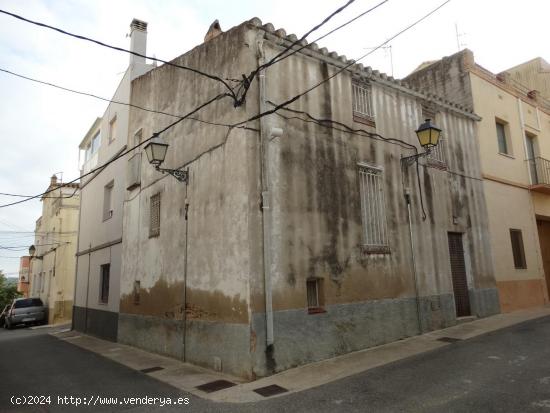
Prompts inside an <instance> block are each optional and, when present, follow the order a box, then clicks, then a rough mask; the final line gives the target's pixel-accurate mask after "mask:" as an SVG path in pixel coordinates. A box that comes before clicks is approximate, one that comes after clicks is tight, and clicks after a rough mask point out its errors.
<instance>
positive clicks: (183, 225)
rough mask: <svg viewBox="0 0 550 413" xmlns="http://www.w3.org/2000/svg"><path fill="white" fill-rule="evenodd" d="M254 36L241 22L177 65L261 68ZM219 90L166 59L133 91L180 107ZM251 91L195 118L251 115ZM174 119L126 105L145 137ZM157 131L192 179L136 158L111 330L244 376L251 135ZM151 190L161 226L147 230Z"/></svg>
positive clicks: (193, 127)
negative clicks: (155, 231)
mask: <svg viewBox="0 0 550 413" xmlns="http://www.w3.org/2000/svg"><path fill="white" fill-rule="evenodd" d="M254 36H255V33H254V32H253V31H250V30H249V29H248V28H247V26H246V25H244V26H241V27H239V28H235V29H232V30H230V31H228V32H225V33H223V34H221V35H219V36H217V37H216V38H214V39H212V40H210V41H208V42H207V43H205V44H203V45H201V46H199V47H197V48H195V49H193V50H191V51H190V52H188V53H186V54H184V55H183V56H180V57H179V58H177V59H176V60H175V61H174V62H175V63H176V64H180V65H187V66H190V67H200V68H201V70H203V71H205V72H207V73H215V74H217V75H219V76H220V77H222V78H225V77H235V76H237V73H249V72H250V71H251V70H252V69H253V68H254V67H255V65H256V56H255V51H254V50H253V49H251V48H252V46H253V44H254V40H255V39H254ZM222 92H224V87H223V86H222V85H220V84H219V83H218V82H216V81H213V80H211V79H207V78H205V77H203V76H199V75H197V74H194V73H191V72H187V71H184V70H182V69H178V68H174V67H171V66H168V65H165V66H161V67H159V68H157V69H155V70H152V71H151V72H149V73H147V74H145V75H144V76H142V77H140V78H138V79H136V80H135V81H134V82H133V84H132V98H131V99H132V103H133V104H135V105H139V106H143V107H148V108H152V109H156V110H162V111H164V112H168V113H174V114H181V115H183V114H186V113H188V112H189V111H190V110H192V109H194V108H195V107H197V106H198V105H199V104H201V103H203V102H205V101H206V100H208V99H211V98H213V97H214V96H216V95H218V94H220V93H222ZM256 93H257V92H256V90H255V87H253V88H252V89H251V91H250V95H249V96H250V98H249V99H248V100H247V102H246V104H245V105H244V106H242V107H240V108H237V109H235V108H233V104H232V101H231V100H230V99H228V98H224V99H222V100H220V101H218V102H216V103H213V104H211V105H210V106H208V108H205V109H204V110H201V111H200V112H199V113H197V114H196V115H195V116H194V117H196V118H199V119H204V120H206V121H213V122H217V123H235V122H237V121H240V120H242V119H244V118H245V117H246V116H249V115H250V113H257V111H258V103H257V100H256V98H255V96H256ZM173 121H174V118H173V117H170V116H165V115H160V114H152V113H146V112H142V111H139V110H133V109H132V111H131V113H130V127H129V128H130V130H138V129H140V128H141V129H142V131H143V138H144V139H146V138H149V137H150V136H151V135H152V134H153V133H154V132H156V131H158V130H160V129H162V128H164V127H166V126H167V125H168V124H170V123H171V122H173ZM162 137H163V138H164V140H165V142H166V143H168V144H169V145H170V146H169V149H168V154H167V157H166V160H165V163H164V164H163V167H166V168H188V169H189V174H190V178H189V184H188V185H185V184H183V183H181V182H178V181H176V180H175V179H174V178H173V177H171V176H168V175H162V174H161V173H159V172H157V171H155V170H154V168H152V167H151V166H150V165H149V164H148V163H147V160H146V157H145V154H143V156H142V157H141V185H140V186H139V187H137V188H134V189H132V190H130V191H128V192H127V195H126V201H125V206H124V235H123V252H122V257H123V269H122V279H121V299H120V318H119V334H118V339H119V341H121V342H124V343H130V344H136V345H138V346H140V347H143V348H146V349H149V350H153V351H157V352H160V353H163V354H168V355H171V356H173V357H177V358H180V359H185V360H186V361H190V362H193V363H196V364H201V365H205V366H208V367H211V368H213V367H214V365H215V364H219V362H220V361H221V366H222V369H223V371H227V372H230V373H233V374H238V375H241V376H244V377H251V372H252V366H251V356H250V351H249V347H250V327H249V326H250V308H249V302H250V280H251V279H255V278H256V277H257V274H258V273H259V272H260V271H259V270H258V265H259V264H258V262H257V257H259V256H261V250H259V248H261V246H260V247H259V245H261V244H260V240H261V238H260V237H261V227H260V225H259V224H260V217H261V216H260V209H259V198H258V194H259V190H258V187H257V185H258V181H257V179H258V170H257V167H258V165H257V159H256V158H255V156H256V151H257V141H258V135H257V133H256V132H253V131H248V130H244V129H239V128H235V129H233V130H231V131H229V130H228V128H226V127H221V126H213V125H208V124H205V123H201V122H198V121H196V120H195V121H193V120H186V121H183V122H181V123H180V124H178V125H177V126H175V127H173V128H171V129H169V130H168V131H166V133H163V134H162ZM155 194H160V203H161V207H160V234H159V235H158V236H155V237H150V235H149V225H150V198H151V196H152V195H155ZM136 282H139V290H138V291H136V290H135V289H136V286H137V285H138V284H137V283H136ZM136 295H139V298H138V299H137V298H136ZM151 331H153V332H154V334H151Z"/></svg>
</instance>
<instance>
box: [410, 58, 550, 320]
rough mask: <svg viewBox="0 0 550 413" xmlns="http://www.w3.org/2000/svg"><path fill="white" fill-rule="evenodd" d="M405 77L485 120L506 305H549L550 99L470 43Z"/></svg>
mask: <svg viewBox="0 0 550 413" xmlns="http://www.w3.org/2000/svg"><path fill="white" fill-rule="evenodd" d="M405 81H406V82H407V83H409V84H411V85H414V86H416V87H417V88H419V90H422V91H428V92H431V93H435V94H437V95H440V96H443V97H445V98H446V99H451V100H455V101H458V102H460V103H461V104H463V105H465V106H467V107H469V108H470V109H472V110H473V111H474V112H475V113H476V114H478V115H479V116H480V117H481V118H482V120H481V122H479V124H478V136H479V139H478V145H479V151H480V156H481V167H482V173H483V180H484V181H483V186H484V188H485V198H486V199H487V206H488V210H489V227H490V230H491V244H492V254H493V255H492V258H493V263H494V267H495V275H496V279H497V285H498V289H499V294H500V303H501V307H502V310H503V311H513V310H516V309H520V308H526V307H534V306H541V305H544V304H545V303H547V302H548V290H547V286H548V285H550V284H549V281H550V222H549V221H550V172H549V171H550V160H549V159H550V101H547V100H545V99H544V98H542V96H540V94H538V93H536V92H532V91H530V90H529V89H528V88H526V87H525V86H522V85H521V84H519V83H518V81H517V80H516V81H514V80H512V79H511V75H510V74H509V73H501V74H498V75H495V74H493V73H491V72H489V71H488V70H486V69H484V68H483V67H481V66H480V65H478V64H476V63H475V60H474V55H473V53H472V52H471V51H470V50H467V49H466V50H463V51H462V52H459V53H456V54H454V55H452V56H450V57H445V58H443V59H442V60H439V61H437V62H434V63H432V64H431V65H429V66H428V67H424V68H422V69H420V70H417V71H415V72H414V73H412V74H411V75H409V76H408V77H407V78H406V79H405Z"/></svg>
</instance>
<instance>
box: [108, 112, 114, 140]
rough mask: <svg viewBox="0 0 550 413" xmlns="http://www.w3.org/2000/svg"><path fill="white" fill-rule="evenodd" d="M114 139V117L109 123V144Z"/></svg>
mask: <svg viewBox="0 0 550 413" xmlns="http://www.w3.org/2000/svg"><path fill="white" fill-rule="evenodd" d="M115 139H116V115H115V116H113V119H111V120H110V121H109V143H111V142H112V141H114V140H115Z"/></svg>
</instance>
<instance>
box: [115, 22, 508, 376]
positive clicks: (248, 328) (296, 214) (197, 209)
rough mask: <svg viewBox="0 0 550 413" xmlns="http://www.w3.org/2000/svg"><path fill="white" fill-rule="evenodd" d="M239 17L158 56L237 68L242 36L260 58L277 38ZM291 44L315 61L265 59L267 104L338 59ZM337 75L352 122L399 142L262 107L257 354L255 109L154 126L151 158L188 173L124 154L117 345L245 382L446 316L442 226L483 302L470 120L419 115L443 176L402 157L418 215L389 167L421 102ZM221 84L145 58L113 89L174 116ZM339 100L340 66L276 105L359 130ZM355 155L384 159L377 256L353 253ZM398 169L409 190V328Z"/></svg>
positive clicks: (141, 117) (253, 100) (483, 218)
mask: <svg viewBox="0 0 550 413" xmlns="http://www.w3.org/2000/svg"><path fill="white" fill-rule="evenodd" d="M256 23H257V21H253V22H252V24H243V25H241V26H239V27H237V28H234V29H232V30H230V31H228V32H225V33H223V34H221V35H219V36H218V37H216V38H214V39H212V40H211V41H209V42H207V43H205V44H203V45H201V46H198V47H197V48H195V49H193V50H191V51H190V52H188V53H186V54H185V55H183V56H181V57H179V58H177V59H176V60H175V62H176V63H178V64H183V65H188V66H191V67H200V68H201V70H204V71H206V72H208V73H216V74H218V75H220V76H221V77H224V78H225V77H228V78H239V77H240V74H242V73H250V71H251V70H253V69H254V68H255V67H257V64H258V62H257V59H258V57H259V56H261V54H262V53H261V51H260V48H261V47H263V49H264V52H265V57H266V58H267V59H269V58H270V57H272V56H274V55H275V54H276V53H277V52H278V51H279V50H280V43H281V41H282V40H281V39H280V38H277V36H278V35H274V34H272V33H269V34H266V31H265V30H264V29H262V28H253V25H254V24H256ZM265 28H266V29H267V31H269V32H273V30H271V28H270V27H269V26H266V27H265ZM279 34H280V32H279ZM261 40H263V46H260V44H259V43H258V41H261ZM306 52H307V53H309V54H311V53H313V54H315V57H314V58H312V57H307V56H305V55H303V54H297V55H295V56H293V57H290V58H288V59H285V60H283V61H282V62H279V63H277V64H276V65H273V66H272V67H270V68H268V69H267V71H266V98H267V99H268V100H270V101H272V102H275V103H280V102H282V101H284V100H286V99H287V98H289V97H291V96H293V95H295V94H297V93H299V92H302V91H303V90H305V89H306V88H308V86H311V85H313V84H315V83H316V82H317V81H319V80H321V79H323V78H325V77H327V76H328V75H330V74H332V73H334V71H335V67H337V66H341V64H342V60H338V59H336V58H332V57H327V56H326V53H325V55H323V56H322V55H321V54H319V53H317V54H316V53H315V51H314V49H308V50H306ZM354 70H357V71H356V72H355V73H356V75H357V76H358V77H361V76H364V77H366V78H371V79H370V81H371V82H372V92H373V103H374V108H375V113H376V115H375V121H376V128H375V129H374V128H372V127H370V129H369V131H370V132H376V133H378V134H380V135H382V136H384V137H386V138H394V139H401V140H405V141H406V142H408V144H409V149H406V148H403V147H400V146H396V145H391V144H389V143H387V142H380V141H376V140H374V139H370V138H369V137H366V136H364V135H363V136H360V135H357V134H350V133H347V132H341V131H336V130H334V129H331V128H326V127H324V126H322V125H317V124H314V123H308V122H302V121H300V120H296V119H288V120H287V119H284V118H282V117H280V116H279V115H271V116H269V117H266V118H265V122H266V123H265V125H263V129H264V130H267V131H269V130H270V128H272V127H280V128H282V130H283V135H282V136H281V137H276V138H273V139H271V140H270V143H269V152H270V154H271V155H270V161H269V163H268V165H267V168H268V170H269V185H270V191H271V195H270V200H271V203H270V205H269V208H270V218H269V220H270V222H271V224H272V238H271V239H270V241H271V248H270V250H269V254H270V256H271V266H270V273H271V275H272V287H273V310H274V347H273V351H267V352H266V337H265V331H266V325H265V320H266V317H265V299H264V271H263V268H262V263H263V258H262V254H263V250H262V245H263V240H262V237H263V233H262V215H261V204H260V201H261V185H260V170H261V163H260V159H261V157H260V146H259V133H258V131H259V129H260V122H258V121H255V122H251V123H250V124H249V125H247V126H249V127H252V128H255V129H257V130H243V129H237V128H235V129H233V130H231V131H230V132H229V131H228V129H227V128H226V127H223V126H215V125H209V124H204V123H200V122H197V121H192V120H186V121H184V122H181V123H180V124H178V125H177V126H175V127H173V128H171V129H169V130H168V131H167V132H166V133H163V138H164V140H165V142H166V143H168V144H169V145H170V146H169V149H168V155H167V158H166V161H165V163H164V165H163V167H166V168H188V169H189V173H190V179H189V184H188V185H184V184H182V183H180V182H177V181H176V180H175V179H174V178H172V177H170V176H163V175H161V174H160V173H159V172H157V171H155V170H154V169H153V168H152V167H151V166H150V165H148V164H147V161H146V158H145V155H144V154H142V157H141V182H140V186H139V187H137V188H135V189H132V190H130V191H128V192H127V195H126V201H125V206H124V223H123V227H124V232H123V251H122V277H121V300H120V317H119V332H118V339H119V340H120V341H122V342H125V343H130V344H136V345H138V346H141V347H144V348H147V349H150V350H154V351H158V352H161V353H164V354H168V355H171V356H174V357H178V358H183V359H185V360H187V361H190V362H194V363H198V364H202V365H205V366H208V367H216V368H221V370H222V371H226V372H229V373H233V374H238V375H241V376H244V377H249V378H253V377H256V376H261V375H266V374H270V373H273V372H274V371H279V370H283V369H286V368H289V367H291V366H294V365H298V364H302V363H305V362H308V361H312V360H317V359H321V358H326V357H330V356H332V355H336V354H341V353H344V352H348V351H352V350H356V349H359V348H365V347H368V346H372V345H376V344H380V343H385V342H389V341H393V340H397V339H399V338H402V337H406V336H410V335H413V334H417V333H418V332H419V331H420V330H421V329H422V330H423V331H426V330H428V329H435V328H441V327H445V326H448V325H452V324H454V323H455V318H456V317H455V309H454V298H453V290H452V283H451V275H450V264H449V250H448V246H447V245H448V244H447V233H448V232H461V233H463V234H464V235H463V241H464V248H465V251H466V257H465V260H466V267H467V276H468V285H469V289H470V296H471V300H472V311H473V313H474V314H477V315H479V316H485V315H489V314H493V313H495V312H498V296H497V294H496V290H495V283H494V274H493V267H492V262H491V260H490V258H489V257H488V256H487V255H486V254H484V252H485V251H488V250H490V245H489V238H488V235H487V210H486V205H485V200H484V197H483V190H482V182H481V172H480V166H479V157H478V156H477V146H476V129H475V122H476V121H475V119H476V117H475V116H474V115H472V114H470V113H468V112H467V111H464V110H459V109H456V108H453V107H452V106H451V105H449V104H437V103H436V104H435V105H436V106H437V107H438V115H437V118H436V122H437V123H438V124H439V125H440V126H442V128H443V129H444V131H445V137H446V146H445V147H444V148H445V149H444V150H445V153H446V156H447V164H446V165H447V170H441V169H433V168H428V166H427V165H422V166H421V167H420V185H421V186H422V193H423V200H424V203H425V208H426V212H427V218H426V220H425V221H424V220H422V219H421V218H420V216H421V215H420V209H419V205H420V198H419V191H418V186H417V183H416V175H415V174H416V172H415V169H414V168H410V169H409V170H408V172H407V173H406V174H405V176H403V175H402V173H401V167H400V157H401V156H406V155H411V154H412V153H413V151H412V150H411V148H410V145H411V144H412V145H417V144H416V137H415V135H414V130H415V129H416V128H417V127H418V125H419V123H420V121H421V105H422V103H424V100H425V98H423V97H422V95H421V94H419V93H417V92H414V91H410V90H407V89H405V88H404V87H402V86H400V85H399V84H398V83H396V82H393V81H390V80H387V79H386V78H383V77H381V76H378V75H377V74H374V73H371V72H366V71H361V72H360V71H359V69H354ZM364 80H367V79H364ZM222 91H223V87H222V86H221V85H220V84H219V83H216V82H214V81H212V80H208V79H205V78H204V77H200V76H197V75H195V74H192V73H190V72H185V71H183V70H181V69H177V68H173V67H170V66H162V67H159V68H157V69H155V70H153V71H151V72H149V73H147V74H146V75H144V76H142V77H140V78H138V79H137V80H135V81H134V82H133V91H132V97H131V101H132V103H133V104H135V105H139V106H144V107H148V108H153V109H156V110H163V111H165V112H169V113H174V114H185V113H187V112H188V111H189V110H191V109H193V108H195V107H196V106H197V105H199V104H200V103H202V102H204V101H206V100H207V99H209V98H212V97H214V96H215V95H216V94H218V93H220V92H222ZM351 96H352V94H351V74H350V73H345V74H342V75H339V76H337V77H335V78H334V79H333V80H332V81H330V82H327V83H326V84H324V85H323V86H322V87H319V88H317V89H316V90H315V91H313V92H311V93H309V94H308V95H307V96H304V97H303V98H302V99H300V100H298V101H297V102H296V103H294V104H293V105H291V106H290V107H291V108H293V109H296V110H304V111H307V112H309V113H310V114H311V115H313V116H316V117H320V118H330V119H333V120H336V121H339V122H342V123H344V124H346V125H349V126H351V127H353V128H357V129H358V128H369V127H367V126H365V125H363V124H359V123H354V122H353V114H352V102H351ZM259 100H260V93H259V90H258V87H257V82H256V81H254V82H253V85H252V87H251V89H250V91H249V93H248V97H247V101H246V104H245V105H243V106H242V107H239V108H237V109H235V108H233V106H232V102H231V100H230V99H224V100H220V101H218V102H216V103H214V104H212V105H210V106H209V107H208V108H205V109H203V110H202V111H201V112H199V113H198V114H197V115H195V116H196V117H198V118H200V119H203V120H205V121H214V122H218V123H233V122H237V121H241V120H243V119H246V118H247V117H250V116H253V115H255V114H257V113H258V111H259ZM268 105H269V104H268ZM280 114H282V115H284V116H297V115H296V114H295V113H291V112H288V111H284V110H283V111H280ZM173 120H174V118H170V117H167V116H165V115H160V114H152V113H147V112H143V111H139V110H134V109H132V111H131V114H130V126H129V130H130V131H137V130H139V129H140V128H141V129H142V131H143V137H144V138H148V137H150V136H151V135H152V134H153V133H154V132H155V131H158V130H161V129H162V128H164V127H165V126H167V125H168V124H169V123H170V122H172V121H173ZM266 138H267V136H266ZM132 139H133V136H129V141H128V142H129V144H130V142H133V141H132ZM358 162H368V163H370V164H375V165H378V166H381V167H382V168H383V169H384V173H383V185H384V191H385V194H386V204H385V213H386V216H387V225H388V230H389V247H390V252H389V253H388V254H367V253H366V252H365V251H364V248H363V246H362V241H361V234H362V224H361V215H360V196H359V182H358V169H357V163H358ZM402 180H404V181H405V185H406V186H408V187H409V188H410V192H411V195H412V215H413V218H412V220H413V233H414V242H415V254H416V257H417V265H418V278H419V291H420V294H419V295H420V299H419V305H420V312H421V324H422V325H421V327H422V328H421V329H420V326H419V324H418V318H417V305H416V303H417V300H416V295H415V283H414V278H413V273H412V270H411V253H410V242H409V235H408V234H409V232H408V223H407V209H406V203H405V200H404V194H403V187H402ZM155 194H160V199H161V208H160V234H159V235H158V236H153V237H150V236H149V224H150V223H149V219H150V217H149V214H150V198H151V196H152V195H155ZM312 276H313V277H318V278H320V279H322V290H323V300H324V303H323V309H324V311H325V312H323V313H319V314H308V311H307V299H306V279H308V278H309V277H312ZM137 282H139V284H138V283H137ZM138 286H139V288H137V287H138Z"/></svg>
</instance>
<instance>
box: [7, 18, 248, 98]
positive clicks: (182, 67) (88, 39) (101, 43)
mask: <svg viewBox="0 0 550 413" xmlns="http://www.w3.org/2000/svg"><path fill="white" fill-rule="evenodd" d="M0 13H2V14H5V15H8V16H11V17H14V18H16V19H18V20H21V21H24V22H26V23H30V24H34V25H35V26H39V27H43V28H46V29H50V30H54V31H56V32H58V33H61V34H64V35H67V36H70V37H74V38H76V39H80V40H85V41H87V42H91V43H95V44H97V45H99V46H103V47H106V48H108V49H112V50H117V51H119V52H124V53H128V54H131V55H134V56H138V57H143V58H145V59H149V60H153V61H155V62H160V63H163V64H165V65H168V66H173V67H177V68H179V69H183V70H188V71H190V72H193V73H196V74H198V75H201V76H205V77H207V78H209V79H212V80H216V81H218V82H220V83H222V84H223V85H224V86H225V87H226V88H227V90H228V93H229V94H230V95H231V97H232V98H233V99H234V100H237V97H236V96H235V93H234V92H233V89H232V88H231V86H229V84H228V83H227V82H226V81H225V80H223V79H222V78H220V77H218V76H215V75H211V74H209V73H206V72H203V71H201V70H198V69H194V68H191V67H188V66H183V65H179V64H176V63H172V62H169V61H166V60H162V59H158V58H156V57H154V56H147V55H144V54H141V53H138V52H134V51H132V50H128V49H124V48H122V47H118V46H112V45H109V44H107V43H104V42H101V41H99V40H95V39H92V38H90V37H86V36H82V35H79V34H75V33H71V32H68V31H66V30H63V29H60V28H58V27H55V26H51V25H49V24H46V23H41V22H38V21H35V20H30V19H28V18H26V17H23V16H20V15H18V14H15V13H11V12H9V11H6V10H2V9H0Z"/></svg>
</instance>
